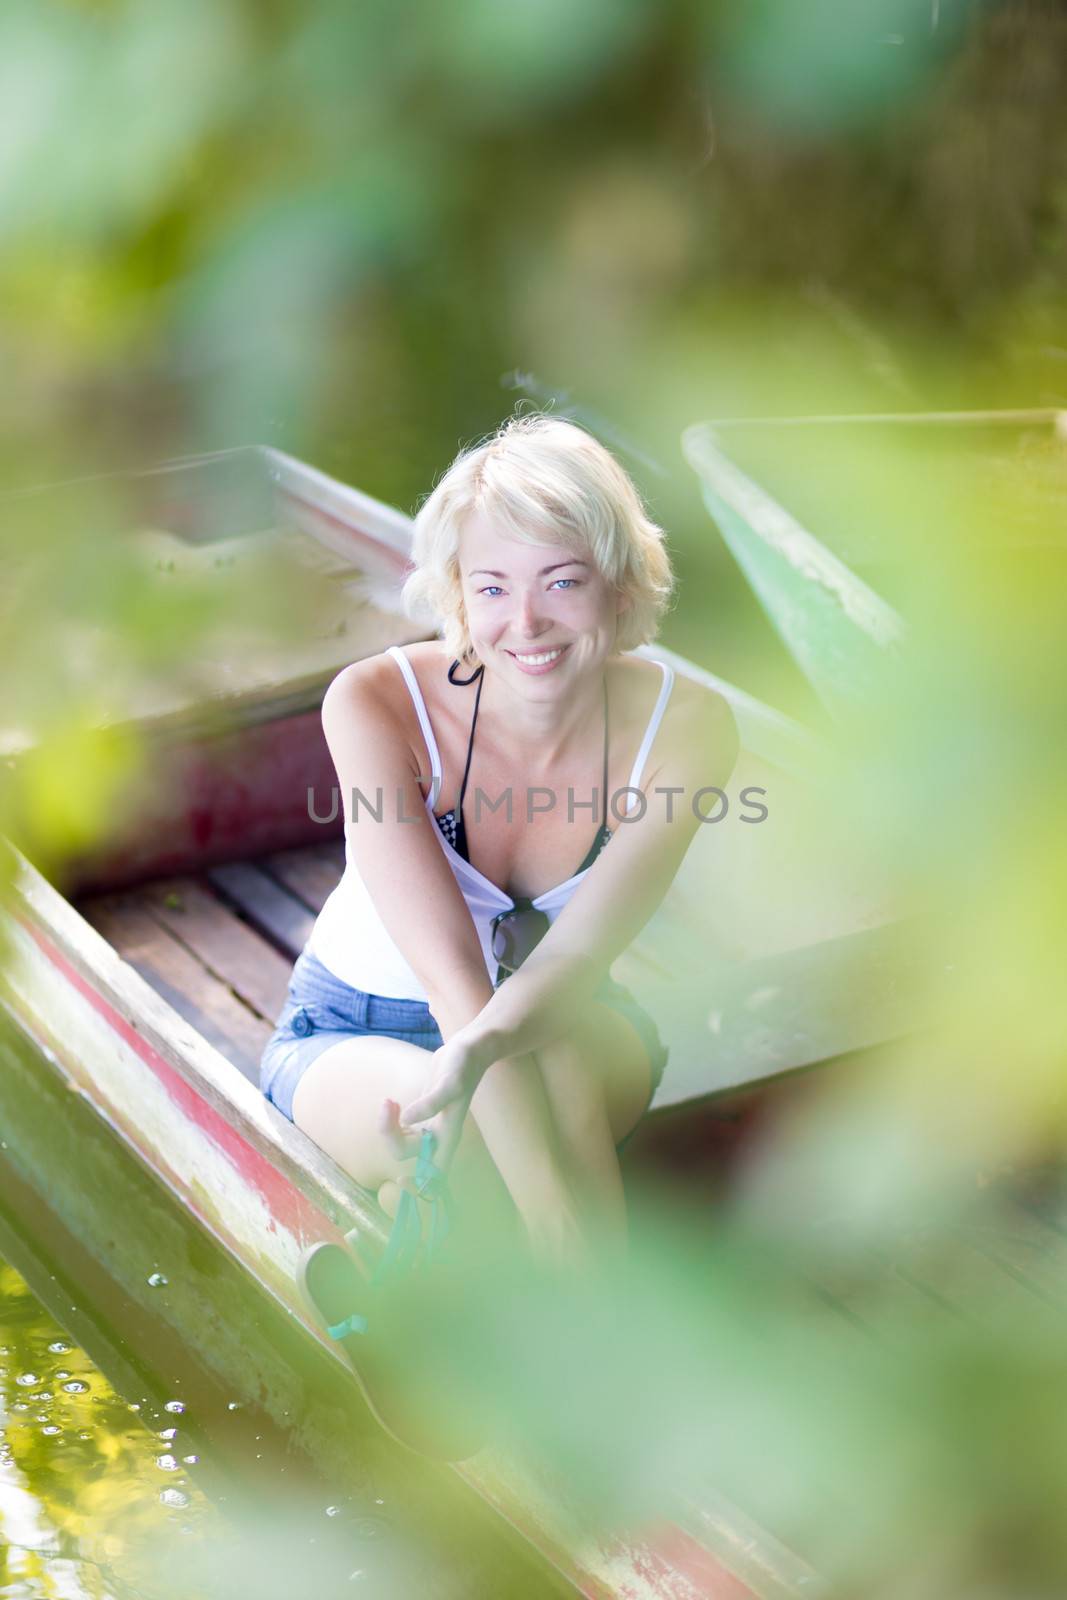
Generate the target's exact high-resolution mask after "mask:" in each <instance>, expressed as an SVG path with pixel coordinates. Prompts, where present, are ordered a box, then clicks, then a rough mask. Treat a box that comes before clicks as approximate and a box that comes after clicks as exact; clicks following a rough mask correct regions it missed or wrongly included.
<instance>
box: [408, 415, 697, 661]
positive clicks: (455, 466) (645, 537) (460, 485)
mask: <svg viewBox="0 0 1067 1600" xmlns="http://www.w3.org/2000/svg"><path fill="white" fill-rule="evenodd" d="M477 511H482V512H484V513H485V514H486V515H488V516H489V517H491V518H492V521H493V523H494V525H495V526H497V527H499V528H500V530H501V531H502V532H504V533H506V534H508V535H509V536H511V537H514V538H516V539H519V540H522V541H523V542H524V543H527V544H553V543H559V544H562V545H564V546H565V547H566V549H568V550H571V551H573V552H574V554H575V555H581V556H584V557H587V558H589V559H591V560H592V562H593V564H594V565H595V566H596V567H597V569H598V571H599V572H600V573H601V574H602V575H603V576H604V577H605V578H606V579H607V580H608V582H609V583H611V584H613V585H614V587H615V588H616V590H618V591H619V592H621V593H622V594H624V595H626V596H627V597H628V599H629V601H630V605H629V606H628V607H627V608H626V609H625V610H624V611H622V612H621V613H620V616H619V633H618V648H619V649H620V650H632V649H634V648H635V646H637V645H639V644H647V643H648V642H649V641H650V640H651V639H654V638H655V636H656V632H657V630H658V627H659V620H660V617H661V616H662V615H663V612H664V611H665V610H666V608H667V604H668V602H669V600H670V597H671V593H672V591H673V588H674V577H673V574H672V572H671V564H670V558H669V556H668V555H667V550H666V546H665V543H664V538H663V532H662V529H660V528H658V527H657V526H656V524H655V523H654V522H652V521H651V520H650V518H649V517H648V516H647V515H646V513H645V508H644V506H643V505H642V503H641V497H640V495H639V494H638V492H637V490H636V488H635V487H634V485H633V483H632V481H631V479H630V478H629V476H628V475H627V473H626V472H624V471H623V469H622V467H621V466H620V465H619V463H618V462H617V461H616V460H615V458H614V456H612V455H611V454H610V453H609V452H608V451H607V450H605V448H604V446H603V445H602V444H600V443H599V442H598V441H597V440H596V439H594V438H593V436H592V434H589V433H586V431H585V429H584V428H579V427H577V426H576V425H575V424H574V423H573V422H563V421H562V420H561V419H560V418H558V417H551V416H545V415H543V414H539V413H535V414H530V415H526V416H521V417H513V418H511V419H510V420H509V421H507V422H505V423H504V424H503V425H502V426H501V427H500V428H499V429H498V430H497V432H496V433H495V434H494V435H493V436H492V438H490V439H488V440H485V441H484V442H483V443H481V444H477V445H474V446H473V447H472V448H470V449H469V450H464V451H462V452H461V453H460V454H459V455H458V456H457V457H456V459H455V461H454V462H453V463H452V465H451V466H450V467H449V469H448V471H447V472H446V473H445V475H444V477H443V478H441V480H440V482H439V483H438V484H437V487H436V488H435V489H434V490H433V493H432V494H430V495H429V496H428V497H427V499H426V500H425V502H424V503H423V505H422V507H421V508H420V510H419V513H418V515H417V517H416V518H415V538H414V545H413V550H412V558H413V561H414V570H413V571H412V572H411V573H410V575H409V576H408V578H407V581H406V582H405V584H404V590H403V601H404V608H405V610H406V611H407V613H408V615H409V616H411V617H415V618H417V619H419V620H432V621H433V622H435V623H436V624H437V626H438V627H439V629H440V631H441V633H442V635H443V637H444V641H445V644H446V646H447V648H448V650H449V651H450V652H451V654H452V655H454V656H456V657H457V658H458V659H459V660H460V661H461V662H464V663H465V664H470V665H473V664H474V663H475V662H476V661H477V656H476V654H475V651H474V648H473V645H472V643H471V636H470V632H469V630H468V626H467V616H466V610H465V608H464V604H463V586H462V580H461V577H460V570H459V539H460V534H461V532H462V530H463V527H464V525H465V523H466V522H467V520H468V518H469V517H470V516H471V515H472V514H473V513H475V512H477Z"/></svg>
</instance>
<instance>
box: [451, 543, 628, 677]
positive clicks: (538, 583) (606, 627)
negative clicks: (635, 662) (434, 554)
mask: <svg viewBox="0 0 1067 1600" xmlns="http://www.w3.org/2000/svg"><path fill="white" fill-rule="evenodd" d="M459 567H460V573H461V576H462V586H463V603H464V606H465V608H466V612H467V625H468V627H469V629H470V635H471V640H472V643H473V645H474V649H475V651H476V653H477V655H478V659H479V660H480V661H482V662H484V664H485V666H486V668H487V669H488V670H490V671H494V672H500V673H502V674H503V675H504V676H506V677H507V678H508V679H510V680H511V681H512V682H518V681H524V682H529V681H532V680H533V679H536V678H544V679H546V681H547V682H548V683H558V684H564V683H567V682H570V683H573V681H574V678H575V675H576V674H584V673H586V672H589V671H591V670H593V669H594V668H596V667H600V666H602V665H603V663H604V662H605V661H606V660H607V658H608V656H609V655H610V654H611V653H612V651H613V650H614V649H615V641H616V634H617V631H618V615H619V612H620V610H621V609H622V608H623V606H624V605H625V600H624V599H623V598H622V596H620V595H619V594H618V593H617V591H616V590H615V588H614V587H613V585H612V584H610V583H609V582H608V580H607V579H606V578H605V577H603V575H602V574H601V573H600V572H599V571H598V569H597V568H596V566H594V564H593V562H592V560H591V559H590V558H589V557H588V556H581V557H579V556H577V555H575V553H574V552H573V551H571V550H568V549H567V548H566V547H565V546H563V545H560V544H526V543H524V542H523V541H522V540H519V539H513V538H509V537H508V536H506V535H505V534H501V533H499V532H496V531H494V529H493V527H492V526H491V524H490V522H489V520H488V519H487V518H485V517H483V516H482V515H481V514H475V515H474V516H472V517H471V519H470V521H469V522H468V524H467V525H466V526H465V527H464V529H463V532H462V534H461V535H460V541H459Z"/></svg>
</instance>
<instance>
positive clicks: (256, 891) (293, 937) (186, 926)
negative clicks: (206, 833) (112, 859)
mask: <svg viewBox="0 0 1067 1600" xmlns="http://www.w3.org/2000/svg"><path fill="white" fill-rule="evenodd" d="M343 868H344V848H343V844H342V843H341V841H339V840H329V841H326V842H325V843H323V844H321V845H315V846H308V847H302V848H299V849H295V850H282V851H278V852H276V853H275V854H273V855H270V856H267V857H264V859H263V860H262V861H256V862H239V863H234V864H231V865H227V866H224V867H219V868H216V869H213V870H211V871H209V872H207V873H204V874H201V875H199V876H195V877H194V876H188V877H182V878H159V879H156V880H154V881H153V882H151V883H146V884H141V885H139V886H138V887H137V888H135V889H128V890H124V891H121V892H119V893H113V894H101V895H92V896H88V897H86V898H85V899H83V900H82V901H81V902H80V903H79V908H78V909H79V910H80V911H81V913H82V915H83V916H84V917H85V918H86V919H87V921H89V922H90V923H92V925H93V927H94V928H95V929H96V930H97V932H98V933H101V934H103V936H104V938H105V939H107V941H108V943H109V944H111V945H112V946H113V947H114V948H115V950H117V951H118V953H119V955H121V956H122V957H123V959H124V960H126V961H128V962H129V963H130V965H131V966H132V967H134V968H136V970H137V971H138V972H139V973H140V974H141V976H142V977H143V978H145V979H146V980H147V981H148V982H149V983H150V984H151V985H152V986H153V988H154V989H156V990H157V992H158V993H159V994H160V995H161V996H162V997H163V999H165V1000H166V1001H167V1002H168V1003H169V1004H170V1005H172V1006H173V1007H174V1009H175V1010H176V1011H177V1012H178V1013H179V1015H180V1016H182V1017H184V1018H185V1020H186V1022H189V1023H191V1024H192V1026H193V1027H194V1028H196V1029H197V1031H198V1032H199V1033H202V1034H203V1035H204V1037H205V1038H206V1039H208V1040H209V1041H210V1043H212V1044H213V1045H215V1047H216V1048H217V1049H219V1050H222V1051H223V1053H224V1054H225V1055H227V1056H228V1057H229V1059H230V1060H231V1061H233V1062H234V1063H235V1065H236V1066H238V1067H239V1068H240V1070H241V1071H242V1073H243V1074H244V1076H245V1077H246V1078H248V1079H249V1080H250V1081H251V1082H252V1083H258V1078H259V1059H260V1056H261V1055H262V1053H263V1047H264V1045H265V1044H266V1042H267V1039H268V1038H269V1037H270V1033H271V1030H272V1029H273V1027H274V1022H275V1019H276V1018H277V1016H278V1013H279V1012H280V1011H281V1009H282V1005H283V1003H284V1000H285V992H286V988H287V987H288V983H289V975H290V973H291V972H292V967H293V962H294V961H295V960H296V957H297V956H298V955H299V953H300V951H301V949H302V948H303V945H304V943H305V941H306V939H307V936H308V934H309V933H310V931H311V926H312V923H313V922H314V919H315V916H316V915H317V914H318V912H319V911H320V910H321V908H322V904H323V902H324V901H325V899H326V896H327V895H328V894H329V893H330V891H331V890H332V889H333V888H334V887H335V885H336V883H337V881H338V879H339V878H340V876H341V872H342V871H343Z"/></svg>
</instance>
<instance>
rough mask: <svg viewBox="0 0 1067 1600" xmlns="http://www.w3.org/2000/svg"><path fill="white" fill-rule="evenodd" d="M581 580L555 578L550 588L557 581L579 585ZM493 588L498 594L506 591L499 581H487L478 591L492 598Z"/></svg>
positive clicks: (554, 585) (553, 586)
mask: <svg viewBox="0 0 1067 1600" xmlns="http://www.w3.org/2000/svg"><path fill="white" fill-rule="evenodd" d="M581 581H582V580H581V579H580V578H553V580H552V582H551V583H550V584H549V586H548V587H549V588H550V589H554V588H555V587H556V584H557V583H568V584H574V585H576V586H577V585H578V584H580V583H581ZM493 589H495V590H496V592H497V594H503V593H504V591H503V589H502V588H501V587H500V585H499V583H487V584H486V586H485V588H484V589H479V590H478V593H479V594H488V595H489V597H490V599H492V598H493V597H492V595H491V594H490V590H493Z"/></svg>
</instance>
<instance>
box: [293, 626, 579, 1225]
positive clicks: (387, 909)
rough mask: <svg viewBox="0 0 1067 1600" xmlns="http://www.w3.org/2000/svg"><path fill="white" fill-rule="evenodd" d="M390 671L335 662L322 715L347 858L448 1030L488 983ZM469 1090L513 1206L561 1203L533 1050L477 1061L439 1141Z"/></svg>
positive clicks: (525, 1209)
mask: <svg viewBox="0 0 1067 1600" xmlns="http://www.w3.org/2000/svg"><path fill="white" fill-rule="evenodd" d="M397 670H398V669H397V667H396V665H395V663H394V662H393V661H392V660H391V659H390V658H389V657H377V658H372V659H371V660H370V661H366V662H359V663H356V664H355V665H354V666H351V667H347V668H345V670H344V671H343V672H342V673H341V674H340V675H339V676H338V677H337V678H335V679H334V681H333V683H332V684H331V685H330V687H329V689H328V690H327V693H326V697H325V700H324V702H323V707H322V722H323V729H324V731H325V734H326V740H327V743H328V745H329V748H330V754H331V756H332V757H333V761H334V766H335V768H336V770H337V777H338V782H339V784H340V786H341V789H342V792H343V804H344V810H345V819H346V831H347V834H348V838H349V840H350V843H351V847H352V852H353V855H354V857H355V861H356V866H357V867H358V869H359V872H360V876H361V877H362V879H363V881H364V883H365V884H366V886H367V889H368V891H369V893H370V896H371V898H372V900H373V901H374V905H375V907H376V909H377V911H378V914H379V915H380V917H381V919H382V922H383V923H384V925H385V928H386V931H387V932H388V934H389V936H390V938H391V939H392V940H393V941H394V943H395V944H396V946H397V948H398V949H399V950H400V951H401V953H402V954H403V955H404V957H405V959H406V960H407V961H408V962H409V964H410V966H411V967H412V970H413V971H414V972H415V974H416V976H417V977H418V979H419V982H420V983H421V984H422V985H423V987H424V988H425V990H426V994H427V997H428V1000H429V1006H430V1010H431V1012H432V1014H433V1017H434V1019H435V1021H436V1022H437V1025H438V1027H439V1028H440V1030H441V1034H442V1037H443V1038H444V1039H445V1040H446V1041H449V1040H451V1039H452V1038H453V1037H454V1036H455V1035H456V1034H457V1033H459V1032H460V1031H461V1030H462V1029H463V1028H464V1027H465V1026H467V1025H468V1024H470V1023H471V1022H472V1021H473V1020H474V1019H475V1018H476V1017H477V1016H478V1015H479V1014H480V1013H481V1012H482V1011H483V1010H484V1008H485V1006H486V1005H487V1003H488V1002H489V1001H490V1000H491V998H492V995H493V986H492V982H491V981H490V978H489V974H488V971H487V970H486V965H485V957H484V955H483V954H482V947H481V943H480V941H479V939H478V934H477V931H476V929H475V926H474V922H473V920H472V918H471V914H470V911H469V909H468V907H467V904H466V901H465V900H464V899H463V896H462V894H461V892H460V889H459V885H458V884H457V883H456V880H455V877H454V875H453V873H452V870H451V868H450V866H449V865H448V862H447V860H446V859H445V855H444V851H443V848H442V846H441V843H440V841H439V839H438V837H437V824H436V823H435V822H434V821H433V819H432V818H431V817H430V815H429V813H428V811H427V809H426V806H425V802H424V800H423V796H422V793H421V791H420V788H419V782H418V779H419V776H420V774H419V770H418V768H419V765H420V763H419V761H418V759H417V757H416V756H415V754H414V753H413V752H412V750H411V748H410V746H409V744H408V741H407V740H406V739H405V738H404V737H403V735H402V734H401V733H400V731H399V730H398V726H397V717H396V713H395V710H394V708H393V703H392V694H391V691H392V693H395V685H393V684H392V683H391V682H390V679H389V678H388V677H386V676H385V674H396V673H397ZM426 781H427V782H428V781H429V774H426ZM353 790H359V791H361V792H362V795H363V796H365V797H366V799H367V801H369V802H370V805H371V806H373V807H374V810H375V812H377V811H380V812H381V820H380V821H378V820H375V817H374V816H373V815H372V814H371V812H370V811H369V810H368V809H367V807H366V806H365V805H364V804H363V803H362V802H360V803H359V804H358V806H353ZM379 791H381V804H380V805H379V803H378V792H379ZM403 818H407V819H409V820H407V821H404V820H401V819H403ZM475 1091H476V1092H475ZM472 1094H473V1095H474V1099H473V1102H471V1109H472V1112H473V1115H474V1118H475V1121H476V1123H477V1125H478V1130H479V1132H480V1133H481V1135H482V1138H483V1140H484V1141H485V1144H486V1147H487V1149H488V1151H489V1154H490V1156H491V1157H492V1159H493V1161H494V1162H495V1164H496V1166H497V1168H498V1170H499V1172H500V1174H501V1177H502V1178H503V1179H504V1182H505V1183H506V1184H507V1187H508V1189H509V1191H510V1192H511V1195H512V1198H513V1199H514V1200H515V1203H516V1205H517V1206H518V1208H519V1210H520V1212H522V1214H523V1215H524V1216H528V1215H530V1214H531V1213H532V1212H534V1211H538V1212H540V1213H544V1212H545V1211H549V1212H551V1211H552V1210H555V1211H557V1212H558V1211H560V1210H563V1209H566V1207H567V1206H568V1205H569V1196H568V1193H567V1190H566V1185H565V1182H564V1179H563V1176H562V1171H561V1169H560V1167H559V1165H558V1162H557V1161H556V1158H555V1151H554V1143H553V1137H554V1136H553V1124H552V1119H551V1114H550V1112H549V1110H548V1105H547V1102H546V1100H545V1095H544V1088H543V1085H542V1081H541V1077H540V1074H539V1073H538V1071H537V1067H536V1063H535V1062H534V1060H533V1058H532V1057H531V1056H530V1055H529V1054H528V1053H526V1052H525V1051H518V1050H508V1051H506V1052H501V1055H500V1056H499V1057H496V1058H494V1060H493V1061H492V1062H489V1061H486V1062H485V1063H483V1069H482V1071H481V1072H480V1073H479V1076H478V1078H477V1079H475V1080H472V1082H471V1083H470V1085H469V1088H468V1091H467V1093H466V1095H465V1097H464V1098H463V1100H462V1101H461V1103H458V1104H457V1106H456V1115H455V1116H454V1117H453V1123H454V1126H450V1128H449V1130H448V1142H449V1143H454V1141H455V1139H456V1138H458V1132H459V1125H460V1124H461V1122H462V1118H463V1116H464V1114H465V1111H466V1101H469V1100H470V1096H471V1095H472Z"/></svg>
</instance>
